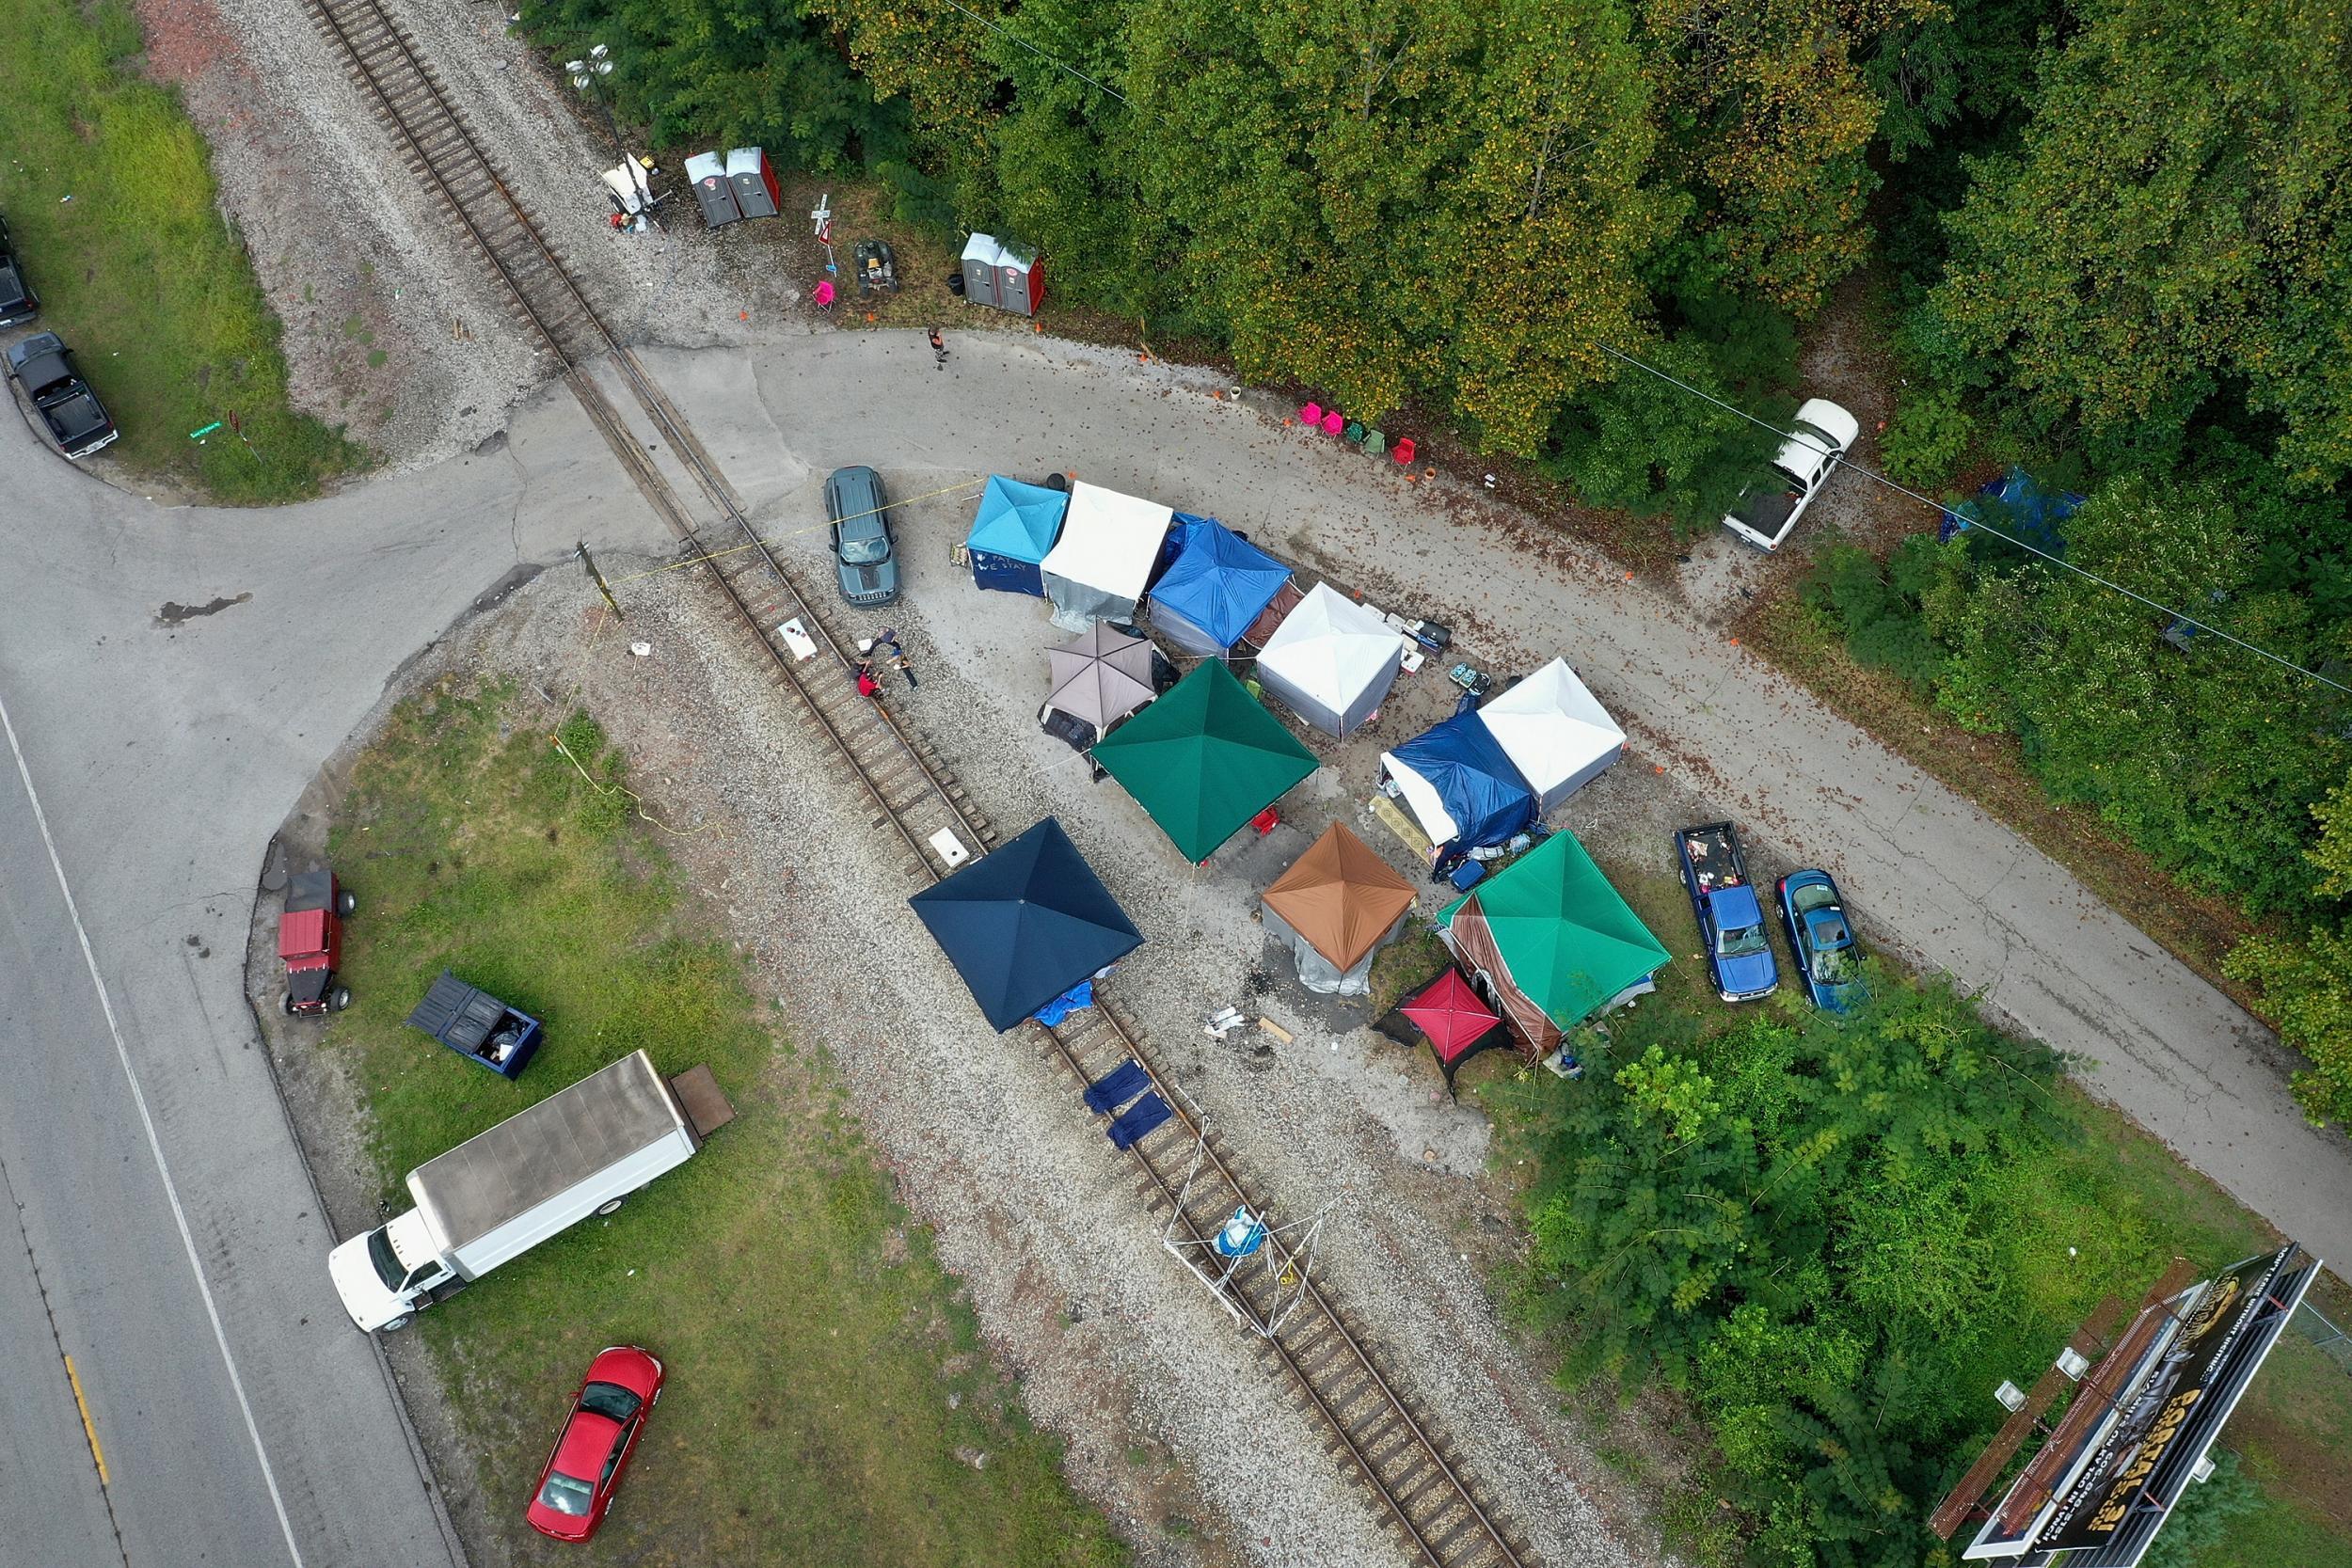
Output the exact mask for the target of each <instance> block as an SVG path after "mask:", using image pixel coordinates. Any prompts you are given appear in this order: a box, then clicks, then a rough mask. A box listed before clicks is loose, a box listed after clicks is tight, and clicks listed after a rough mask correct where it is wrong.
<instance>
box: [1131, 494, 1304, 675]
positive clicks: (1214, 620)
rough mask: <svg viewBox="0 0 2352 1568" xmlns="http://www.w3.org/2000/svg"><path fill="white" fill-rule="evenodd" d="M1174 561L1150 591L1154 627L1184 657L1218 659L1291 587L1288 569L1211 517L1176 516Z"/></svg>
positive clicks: (1179, 514)
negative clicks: (1182, 653) (1282, 592)
mask: <svg viewBox="0 0 2352 1568" xmlns="http://www.w3.org/2000/svg"><path fill="white" fill-rule="evenodd" d="M1176 532H1177V535H1178V536H1179V540H1178V546H1177V551H1176V560H1175V562H1174V564H1172V565H1170V566H1169V567H1168V575H1167V576H1165V577H1163V578H1160V580H1159V585H1158V586H1157V587H1155V588H1153V589H1152V626H1155V627H1157V628H1158V629H1159V630H1160V631H1161V632H1162V633H1163V634H1164V635H1165V636H1166V637H1167V638H1168V641H1171V642H1173V643H1175V644H1176V645H1177V647H1178V648H1180V649H1182V650H1183V651H1184V652H1185V653H1188V654H1221V653H1224V652H1225V651H1226V650H1228V649H1230V648H1231V647H1232V645H1233V644H1234V643H1236V642H1238V641H1241V639H1242V634H1243V633H1245V632H1247V631H1248V629H1249V626H1250V623H1251V622H1253V621H1255V620H1256V619H1257V618H1258V616H1259V615H1260V614H1261V613H1262V612H1263V610H1265V607H1266V606H1267V605H1269V604H1271V603H1273V602H1274V595H1275V594H1279V593H1280V592H1281V591H1282V584H1284V583H1286V582H1288V581H1290V579H1291V569H1290V568H1289V567H1288V566H1285V565H1283V564H1282V562H1279V561H1277V560H1275V559H1274V557H1272V556H1270V555H1268V554H1266V553H1265V551H1263V550H1262V549H1260V548H1258V546H1255V545H1253V544H1251V543H1250V542H1249V541H1248V540H1247V539H1244V538H1242V537H1241V536H1240V535H1239V534H1237V533H1235V532H1234V531H1232V529H1229V528H1227V527H1226V526H1225V525H1224V524H1223V523H1220V522H1218V521H1217V520H1216V518H1214V517H1191V516H1186V515H1184V513H1182V512H1179V513H1178V514H1176Z"/></svg>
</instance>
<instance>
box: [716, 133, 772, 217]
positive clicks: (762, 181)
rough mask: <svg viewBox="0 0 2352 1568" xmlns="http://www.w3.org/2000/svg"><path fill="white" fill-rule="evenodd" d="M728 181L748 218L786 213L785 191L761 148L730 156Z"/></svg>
mask: <svg viewBox="0 0 2352 1568" xmlns="http://www.w3.org/2000/svg"><path fill="white" fill-rule="evenodd" d="M727 180H728V182H729V183H731V184H733V185H734V186H735V204H736V206H738V207H739V208H741V209H742V211H743V215H744V216H745V217H747V218H771V217H774V216H775V215H776V214H777V213H778V212H780V211H782V203H783V200H784V191H783V189H782V188H781V187H780V186H778V185H777V183H776V171H775V170H774V169H773V168H771V167H770V166H769V165H768V154H767V153H765V152H763V151H761V150H759V149H758V148H756V147H739V148H737V149H736V150H734V151H732V152H730V153H728V154H727Z"/></svg>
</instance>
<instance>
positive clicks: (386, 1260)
mask: <svg viewBox="0 0 2352 1568" xmlns="http://www.w3.org/2000/svg"><path fill="white" fill-rule="evenodd" d="M368 1261H369V1262H371V1263H373V1264H374V1265H375V1277H376V1278H378V1279H380V1280H382V1281H383V1282H384V1289H386V1290H388V1291H398V1290H399V1289H400V1287H401V1284H402V1282H403V1281H404V1280H405V1279H406V1278H407V1277H408V1271H407V1269H406V1268H405V1267H404V1266H402V1264H401V1261H400V1255H399V1254H398V1253H395V1252H394V1251H393V1250H392V1239H391V1238H390V1237H389V1236H388V1235H386V1234H385V1233H384V1232H383V1231H382V1230H371V1231H369V1232H368Z"/></svg>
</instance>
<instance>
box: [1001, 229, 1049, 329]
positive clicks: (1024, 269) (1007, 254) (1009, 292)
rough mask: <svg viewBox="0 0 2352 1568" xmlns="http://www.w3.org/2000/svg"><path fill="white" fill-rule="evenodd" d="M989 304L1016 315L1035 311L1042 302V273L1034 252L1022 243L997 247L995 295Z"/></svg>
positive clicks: (1043, 290) (1043, 300) (1043, 293)
mask: <svg viewBox="0 0 2352 1568" xmlns="http://www.w3.org/2000/svg"><path fill="white" fill-rule="evenodd" d="M992 303H993V304H994V305H995V306H996V307H997V308H998V309H1004V310H1010V311H1012V312H1013V313H1014V314H1016V315H1022V316H1034V315H1036V314H1037V308H1038V307H1039V306H1041V305H1042V304H1044V303H1045V274H1044V272H1043V271H1042V270H1041V269H1040V268H1039V266H1038V263H1037V252H1036V251H1034V250H1030V249H1027V248H1025V247H1024V246H1021V245H998V246H997V247H996V298H995V299H994V300H993V302H992Z"/></svg>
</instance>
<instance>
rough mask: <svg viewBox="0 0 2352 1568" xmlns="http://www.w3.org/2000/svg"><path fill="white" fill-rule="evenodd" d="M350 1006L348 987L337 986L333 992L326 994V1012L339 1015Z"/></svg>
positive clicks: (349, 989)
mask: <svg viewBox="0 0 2352 1568" xmlns="http://www.w3.org/2000/svg"><path fill="white" fill-rule="evenodd" d="M348 1006H351V988H350V987H349V986H337V987H336V988H335V989H334V990H330V991H328V992H327V993H326V1010H327V1011H328V1012H330V1013H340V1012H342V1010H343V1009H344V1008H345V1007H348Z"/></svg>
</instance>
